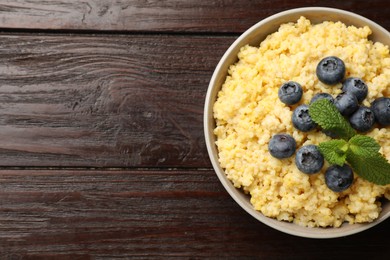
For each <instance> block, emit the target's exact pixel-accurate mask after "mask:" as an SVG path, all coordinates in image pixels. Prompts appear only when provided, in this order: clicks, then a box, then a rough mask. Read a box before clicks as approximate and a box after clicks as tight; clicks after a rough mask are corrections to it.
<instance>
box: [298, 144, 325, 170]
mask: <svg viewBox="0 0 390 260" xmlns="http://www.w3.org/2000/svg"><path fill="white" fill-rule="evenodd" d="M295 164H296V166H297V168H298V169H299V170H300V171H301V172H303V173H307V174H313V173H317V172H319V171H320V170H321V168H322V166H324V157H323V156H322V154H321V152H320V151H319V150H318V147H317V146H316V145H306V146H302V147H301V148H300V149H299V150H298V151H297V154H296V156H295Z"/></svg>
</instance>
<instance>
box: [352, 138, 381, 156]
mask: <svg viewBox="0 0 390 260" xmlns="http://www.w3.org/2000/svg"><path fill="white" fill-rule="evenodd" d="M348 143H349V144H350V146H349V149H351V151H352V152H353V153H354V154H356V155H359V156H363V157H370V156H372V155H373V154H376V153H377V152H379V149H381V147H380V145H379V144H378V143H377V142H376V140H375V139H374V138H372V137H369V136H366V135H355V136H354V137H352V138H351V139H350V140H349V141H348Z"/></svg>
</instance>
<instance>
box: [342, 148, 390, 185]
mask: <svg viewBox="0 0 390 260" xmlns="http://www.w3.org/2000/svg"><path fill="white" fill-rule="evenodd" d="M347 161H348V162H349V164H350V165H351V167H352V169H353V170H354V171H355V172H356V173H357V174H358V175H359V176H360V177H362V178H364V179H366V180H368V181H370V182H372V183H375V184H378V185H387V184H390V164H389V162H388V161H387V160H386V158H384V157H383V156H382V155H381V154H380V153H379V152H377V153H374V154H372V155H371V156H361V155H359V154H356V153H355V152H353V151H352V150H351V149H350V150H348V151H347Z"/></svg>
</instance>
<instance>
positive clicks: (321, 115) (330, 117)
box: [309, 99, 356, 140]
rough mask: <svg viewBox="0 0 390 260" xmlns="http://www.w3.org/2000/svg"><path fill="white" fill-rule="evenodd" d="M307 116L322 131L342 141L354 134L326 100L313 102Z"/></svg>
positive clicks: (333, 106) (346, 122)
mask: <svg viewBox="0 0 390 260" xmlns="http://www.w3.org/2000/svg"><path fill="white" fill-rule="evenodd" d="M309 115H310V117H311V118H312V119H313V120H314V122H316V123H317V124H318V125H319V126H320V127H321V128H322V129H324V130H325V131H327V132H331V133H332V134H335V135H337V136H339V137H341V138H342V139H344V140H348V139H350V138H351V137H352V136H354V135H355V134H356V131H355V130H354V129H353V128H352V127H351V125H350V124H349V123H348V121H347V120H345V118H344V117H343V116H342V115H341V114H340V112H339V111H338V110H337V108H336V107H335V105H333V104H332V103H331V102H330V101H329V100H328V99H319V100H317V101H315V102H313V103H312V104H311V105H310V107H309Z"/></svg>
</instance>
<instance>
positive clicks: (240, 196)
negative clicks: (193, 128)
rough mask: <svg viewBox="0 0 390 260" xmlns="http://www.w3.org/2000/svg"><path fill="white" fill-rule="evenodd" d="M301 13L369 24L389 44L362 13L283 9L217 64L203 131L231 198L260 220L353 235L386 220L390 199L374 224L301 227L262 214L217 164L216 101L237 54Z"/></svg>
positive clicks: (308, 232) (310, 233) (310, 232)
mask: <svg viewBox="0 0 390 260" xmlns="http://www.w3.org/2000/svg"><path fill="white" fill-rule="evenodd" d="M300 16H305V17H306V18H308V19H309V20H311V21H312V23H320V22H322V21H325V20H327V21H341V22H343V23H345V24H347V25H355V26H358V27H361V26H365V25H368V26H369V27H370V28H371V30H372V32H373V34H372V36H371V39H372V40H373V41H379V42H382V43H384V44H386V45H389V46H390V33H389V32H388V31H387V30H385V29H384V28H383V27H381V26H379V25H378V24H376V23H374V22H373V21H371V20H369V19H367V18H364V17H362V16H360V15H357V14H354V13H351V12H347V11H343V10H339V9H333V8H324V7H307V8H297V9H292V10H288V11H284V12H281V13H278V14H275V15H272V16H270V17H268V18H266V19H264V20H262V21H260V22H258V23H257V24H255V25H254V26H252V27H251V28H249V29H248V30H247V31H245V32H244V33H243V34H242V35H241V36H240V37H239V38H238V39H237V40H236V41H235V42H234V43H233V44H232V45H231V46H230V48H229V49H228V50H227V51H226V53H225V54H224V55H223V57H222V59H221V60H220V62H219V63H218V65H217V67H216V69H215V71H214V74H213V76H212V78H211V81H210V84H209V87H208V91H207V95H206V100H205V109H204V131H205V139H206V145H207V149H208V153H209V156H210V160H211V162H212V165H213V167H214V170H215V172H216V173H217V175H218V178H219V180H220V181H221V183H222V184H223V186H224V187H225V189H226V190H227V191H228V192H229V194H230V195H231V196H232V198H233V199H234V200H235V201H236V202H237V203H238V204H239V205H240V206H241V207H242V208H243V209H244V210H245V211H247V212H248V213H249V214H251V215H252V216H253V217H255V218H256V219H258V220H259V221H261V222H262V223H264V224H266V225H268V226H270V227H272V228H274V229H277V230H279V231H282V232H285V233H288V234H291V235H296V236H301V237H308V238H335V237H342V236H347V235H351V234H355V233H358V232H361V231H363V230H366V229H369V228H371V227H373V226H375V225H377V224H379V223H380V222H382V221H384V220H385V219H387V218H388V217H389V216H390V202H385V203H384V204H383V205H382V206H383V210H382V213H381V214H380V216H379V218H378V219H377V220H375V221H374V222H372V223H368V224H353V225H350V224H343V225H342V226H341V227H339V228H308V227H302V226H298V225H296V224H293V223H287V222H281V221H278V220H275V219H271V218H268V217H266V216H264V215H263V214H262V213H260V212H258V211H256V210H255V209H254V208H253V206H252V205H251V203H250V202H249V196H248V195H245V194H244V193H243V192H242V191H241V190H239V189H237V188H235V187H234V186H233V184H232V183H231V182H230V181H229V180H228V179H227V177H226V175H225V173H224V170H223V169H222V168H221V166H220V165H219V163H218V152H217V147H216V145H215V141H216V137H215V136H214V134H213V129H214V128H215V121H214V118H213V104H214V102H215V100H216V97H217V94H218V91H219V90H220V89H221V86H222V84H223V82H224V81H225V78H226V75H227V70H228V67H229V65H231V64H234V63H235V62H236V61H237V54H238V52H239V50H240V48H241V47H242V46H244V45H246V44H249V45H251V46H258V45H259V43H260V42H261V41H263V40H264V39H265V37H266V36H267V35H268V34H270V33H273V32H275V31H277V30H278V28H279V26H280V25H281V24H283V23H287V22H296V21H297V20H298V19H299V17H300Z"/></svg>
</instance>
